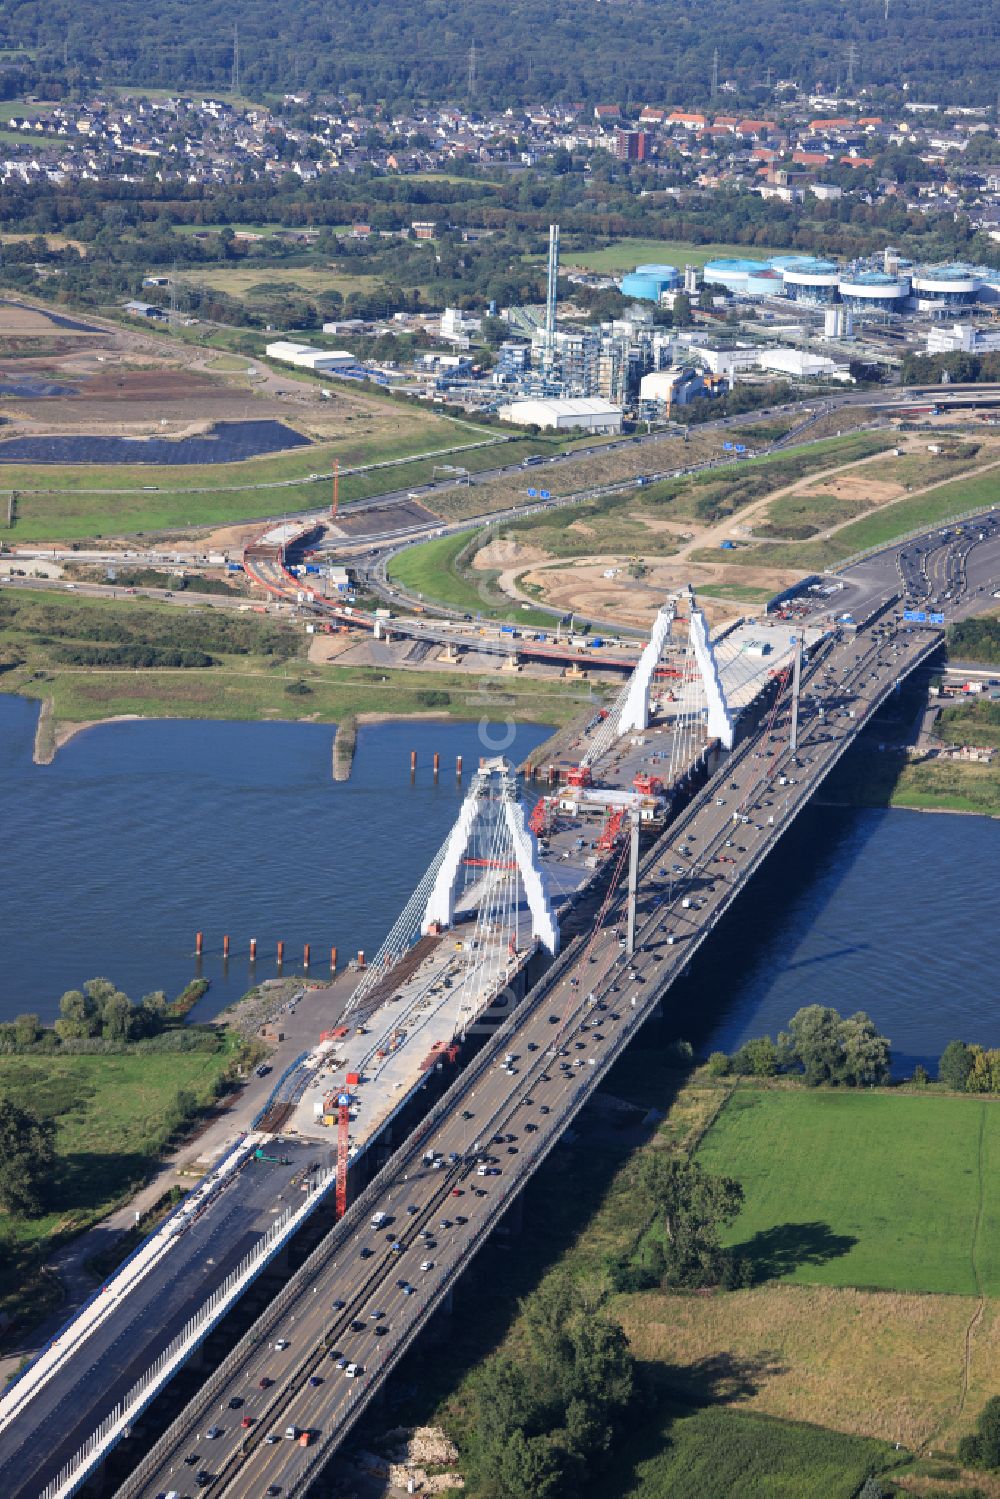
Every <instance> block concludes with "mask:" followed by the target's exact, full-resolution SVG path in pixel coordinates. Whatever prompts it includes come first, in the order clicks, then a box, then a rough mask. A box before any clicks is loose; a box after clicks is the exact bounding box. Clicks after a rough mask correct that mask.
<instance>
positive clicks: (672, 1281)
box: [608, 1150, 752, 1291]
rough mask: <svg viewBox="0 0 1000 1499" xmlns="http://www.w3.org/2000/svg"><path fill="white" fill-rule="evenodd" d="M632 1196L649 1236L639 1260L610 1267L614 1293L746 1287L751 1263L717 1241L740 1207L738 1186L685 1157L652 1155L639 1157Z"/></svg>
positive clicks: (630, 1257)
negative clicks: (642, 1213)
mask: <svg viewBox="0 0 1000 1499" xmlns="http://www.w3.org/2000/svg"><path fill="white" fill-rule="evenodd" d="M634 1191H635V1192H636V1194H637V1195H638V1197H639V1199H640V1201H641V1203H642V1205H643V1210H644V1212H645V1214H646V1216H647V1219H648V1222H649V1225H650V1230H651V1231H650V1232H649V1233H647V1234H646V1235H645V1236H644V1242H643V1244H642V1245H641V1246H640V1251H639V1253H638V1254H626V1255H621V1256H615V1257H613V1258H612V1259H611V1261H610V1262H609V1265H608V1272H609V1275H610V1278H611V1284H612V1285H613V1287H614V1288H615V1290H617V1291H643V1290H650V1289H652V1288H653V1287H654V1286H661V1287H663V1288H674V1289H684V1290H698V1289H701V1288H702V1287H706V1286H721V1287H723V1289H726V1290H729V1289H732V1288H734V1287H737V1286H744V1285H747V1284H749V1281H750V1278H751V1274H752V1271H751V1266H750V1265H749V1263H748V1262H747V1261H745V1260H744V1259H742V1258H741V1257H740V1256H738V1255H735V1254H734V1253H733V1252H732V1251H731V1250H728V1249H724V1248H723V1247H722V1245H721V1243H720V1241H719V1235H720V1232H721V1230H722V1229H723V1228H725V1227H727V1226H728V1225H729V1224H731V1223H733V1222H734V1221H735V1219H736V1218H737V1216H738V1214H739V1212H740V1209H741V1208H742V1206H743V1188H742V1187H741V1186H740V1183H739V1182H738V1181H736V1180H735V1179H734V1178H733V1177H729V1176H712V1175H711V1174H710V1173H709V1172H707V1171H705V1170H704V1169H703V1167H701V1166H699V1165H698V1163H697V1162H696V1161H692V1160H688V1159H687V1158H686V1157H683V1156H676V1155H670V1154H668V1153H667V1152H666V1151H662V1150H654V1151H652V1152H649V1153H647V1154H646V1155H644V1156H642V1157H641V1160H640V1166H639V1171H638V1173H637V1180H636V1183H635V1187H634Z"/></svg>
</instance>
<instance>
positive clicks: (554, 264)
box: [545, 224, 559, 349]
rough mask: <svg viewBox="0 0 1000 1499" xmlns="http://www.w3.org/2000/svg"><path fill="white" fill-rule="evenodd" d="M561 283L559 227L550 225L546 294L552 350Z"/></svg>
mask: <svg viewBox="0 0 1000 1499" xmlns="http://www.w3.org/2000/svg"><path fill="white" fill-rule="evenodd" d="M558 282H559V225H558V224H550V225H549V280H548V287H547V289H546V294H545V342H546V344H547V345H548V347H549V348H550V349H551V347H552V344H553V342H554V340H555V332H556V292H557V287H558Z"/></svg>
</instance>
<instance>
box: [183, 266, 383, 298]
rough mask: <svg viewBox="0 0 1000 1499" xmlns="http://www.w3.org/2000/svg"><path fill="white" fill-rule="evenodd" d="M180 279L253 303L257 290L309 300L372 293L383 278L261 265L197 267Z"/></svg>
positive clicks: (321, 268) (324, 269)
mask: <svg viewBox="0 0 1000 1499" xmlns="http://www.w3.org/2000/svg"><path fill="white" fill-rule="evenodd" d="M177 279H178V281H186V282H188V283H190V284H191V285H192V286H209V287H211V288H212V289H213V290H214V291H220V292H225V293H226V295H227V296H230V297H236V298H237V299H240V300H243V299H249V300H252V299H253V296H254V288H255V287H260V288H261V291H260V295H261V296H263V297H270V296H273V295H274V293H275V292H276V291H279V292H301V293H302V294H303V295H304V296H307V297H315V296H318V295H319V294H320V292H324V291H338V292H340V293H341V294H342V295H346V294H347V293H349V292H352V291H358V292H366V291H371V290H372V288H373V287H375V286H377V285H378V284H379V281H380V279H381V278H380V277H378V276H376V275H369V274H367V273H365V272H359V273H358V274H354V273H350V272H344V271H338V269H337V267H336V265H329V266H315V265H301V266H283V265H272V264H271V263H270V262H267V261H262V262H260V263H259V264H251V265H245V264H243V263H238V264H235V263H234V264H232V265H219V266H204V267H203V266H198V267H197V269H192V270H181V271H178V272H177Z"/></svg>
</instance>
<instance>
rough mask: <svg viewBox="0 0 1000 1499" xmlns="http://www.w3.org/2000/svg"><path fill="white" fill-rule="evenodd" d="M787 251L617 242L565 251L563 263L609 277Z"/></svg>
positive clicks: (763, 257)
mask: <svg viewBox="0 0 1000 1499" xmlns="http://www.w3.org/2000/svg"><path fill="white" fill-rule="evenodd" d="M790 253H793V252H790V251H789V250H787V249H785V250H782V249H780V248H775V247H770V248H762V247H761V246H759V245H723V244H712V245H693V244H689V243H687V242H686V241H684V240H676V239H620V240H618V241H617V242H616V243H615V244H613V245H608V247H607V248H606V249H604V250H564V252H563V257H562V258H563V263H564V264H565V266H566V267H567V268H568V267H571V266H572V267H574V268H575V267H577V266H580V267H582V268H583V269H585V270H588V271H604V272H607V273H608V274H612V273H615V272H619V271H631V270H634V269H635V267H636V266H637V265H646V264H649V265H659V264H664V265H676V266H678V267H679V268H680V269H683V268H684V266H686V265H693V266H697V267H698V269H699V270H700V269H701V268H702V266H704V265H705V264H706V263H707V262H708V261H709V260H725V259H738V260H766V259H767V258H768V256H770V255H788V254H790Z"/></svg>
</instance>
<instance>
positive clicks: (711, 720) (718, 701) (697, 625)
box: [689, 600, 733, 749]
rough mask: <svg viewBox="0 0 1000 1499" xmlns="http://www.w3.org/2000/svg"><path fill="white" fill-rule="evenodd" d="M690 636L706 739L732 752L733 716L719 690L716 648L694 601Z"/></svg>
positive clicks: (719, 677)
mask: <svg viewBox="0 0 1000 1499" xmlns="http://www.w3.org/2000/svg"><path fill="white" fill-rule="evenodd" d="M689 635H690V640H691V646H692V649H693V651H694V659H695V661H696V662H697V663H698V670H699V672H700V673H701V680H702V683H703V685H704V688H705V697H706V699H707V702H708V722H707V724H706V729H707V731H708V737H709V739H718V740H720V742H721V743H722V745H723V747H724V748H725V749H732V747H733V715H732V714H731V713H730V711H729V704H728V703H727V702H726V694H725V692H724V691H723V690H722V678H721V676H720V675H719V663H718V661H717V660H716V659H715V648H714V647H713V645H712V642H711V640H710V639H709V634H708V625H707V624H706V622H705V616H704V614H702V612H701V610H700V609H695V608H694V607H693V600H692V608H691V623H690V626H689Z"/></svg>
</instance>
